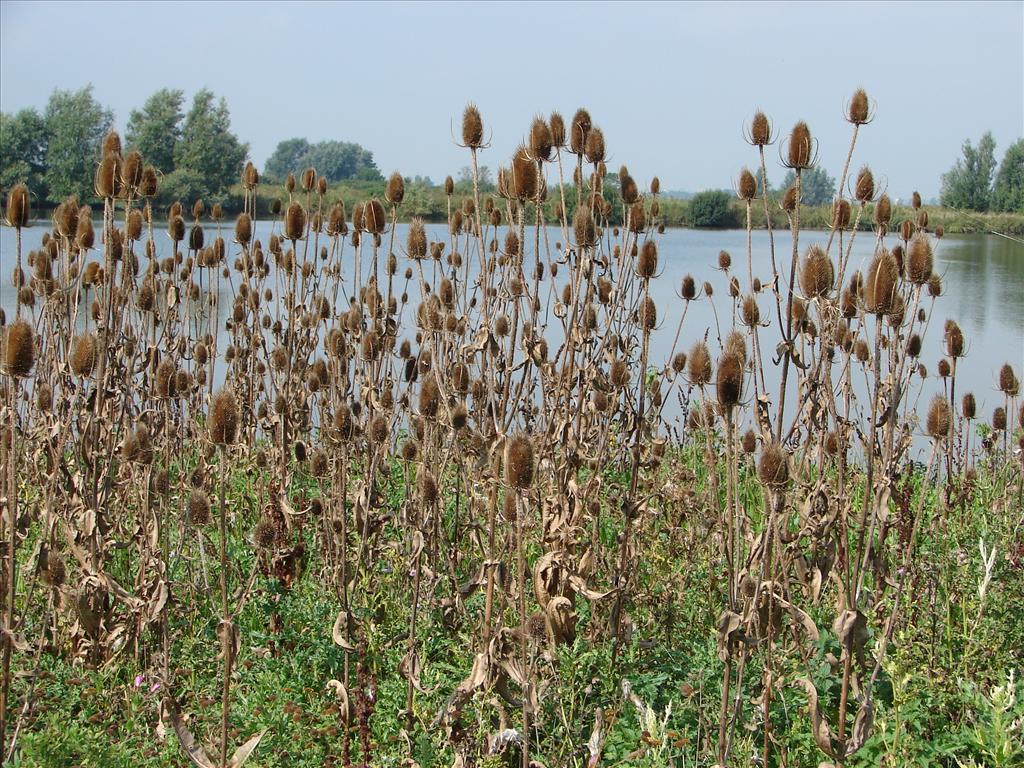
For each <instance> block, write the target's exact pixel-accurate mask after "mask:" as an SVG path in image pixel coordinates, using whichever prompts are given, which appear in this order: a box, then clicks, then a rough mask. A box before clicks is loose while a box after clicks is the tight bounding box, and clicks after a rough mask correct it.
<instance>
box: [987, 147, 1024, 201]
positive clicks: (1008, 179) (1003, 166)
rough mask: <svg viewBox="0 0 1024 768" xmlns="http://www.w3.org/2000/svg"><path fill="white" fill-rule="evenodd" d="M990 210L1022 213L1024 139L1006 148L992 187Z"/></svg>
mask: <svg viewBox="0 0 1024 768" xmlns="http://www.w3.org/2000/svg"><path fill="white" fill-rule="evenodd" d="M992 210H995V211H1010V212H1013V213H1024V139H1017V140H1016V141H1015V142H1013V144H1011V145H1010V146H1009V147H1007V148H1006V154H1005V155H1003V162H1001V163H1000V164H999V171H998V172H997V173H996V183H995V186H994V187H993V188H992Z"/></svg>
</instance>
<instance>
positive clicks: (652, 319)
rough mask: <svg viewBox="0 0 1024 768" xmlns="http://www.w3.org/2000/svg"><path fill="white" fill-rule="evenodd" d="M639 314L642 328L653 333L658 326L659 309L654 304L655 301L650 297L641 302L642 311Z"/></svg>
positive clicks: (645, 297)
mask: <svg viewBox="0 0 1024 768" xmlns="http://www.w3.org/2000/svg"><path fill="white" fill-rule="evenodd" d="M637 314H638V319H639V321H640V327H641V328H643V329H644V330H645V331H653V330H654V328H655V326H656V325H657V324H658V308H657V306H656V305H655V304H654V299H652V298H651V297H650V296H644V298H643V299H642V300H641V302H640V309H639V311H638V313H637Z"/></svg>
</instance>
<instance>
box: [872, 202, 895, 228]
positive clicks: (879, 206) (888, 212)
mask: <svg viewBox="0 0 1024 768" xmlns="http://www.w3.org/2000/svg"><path fill="white" fill-rule="evenodd" d="M891 221H892V201H891V200H890V199H889V196H888V195H882V196H881V197H880V198H878V202H877V203H875V224H876V225H878V226H880V227H888V226H889V222H891Z"/></svg>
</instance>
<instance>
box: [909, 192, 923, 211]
mask: <svg viewBox="0 0 1024 768" xmlns="http://www.w3.org/2000/svg"><path fill="white" fill-rule="evenodd" d="M910 207H911V208H913V209H914V210H915V211H917V210H920V209H921V193H920V192H918V191H917V190H914V193H913V194H912V195H911V196H910Z"/></svg>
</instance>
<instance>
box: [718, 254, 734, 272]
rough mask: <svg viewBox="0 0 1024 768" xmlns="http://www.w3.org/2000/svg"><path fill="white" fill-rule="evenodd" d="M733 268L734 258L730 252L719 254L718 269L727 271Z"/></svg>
mask: <svg viewBox="0 0 1024 768" xmlns="http://www.w3.org/2000/svg"><path fill="white" fill-rule="evenodd" d="M731 266H732V256H731V255H730V253H729V252H728V251H719V252H718V268H719V269H721V270H727V269H729V267H731Z"/></svg>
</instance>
